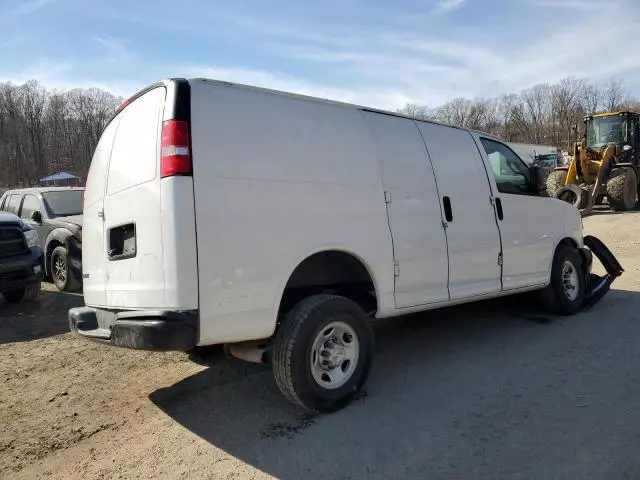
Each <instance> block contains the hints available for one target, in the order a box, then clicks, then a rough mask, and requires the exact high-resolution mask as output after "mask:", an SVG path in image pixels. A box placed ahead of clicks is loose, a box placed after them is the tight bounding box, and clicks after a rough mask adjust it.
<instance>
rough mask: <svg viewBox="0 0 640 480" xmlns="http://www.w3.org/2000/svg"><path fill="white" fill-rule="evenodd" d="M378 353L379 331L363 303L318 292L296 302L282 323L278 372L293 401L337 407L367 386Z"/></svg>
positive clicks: (275, 349)
mask: <svg viewBox="0 0 640 480" xmlns="http://www.w3.org/2000/svg"><path fill="white" fill-rule="evenodd" d="M372 357H373V331H372V329H371V324H370V320H369V318H368V317H367V316H366V314H365V313H364V311H363V310H362V309H361V308H360V306H359V305H358V304H356V303H355V302H353V301H351V300H349V299H347V298H344V297H339V296H335V295H314V296H312V297H309V298H306V299H304V300H302V301H301V302H300V303H298V304H297V305H296V306H295V307H293V309H292V310H291V311H290V312H289V313H288V314H287V316H286V317H285V319H284V321H283V322H282V324H281V325H280V329H279V330H278V333H277V334H276V338H275V342H274V347H273V357H272V358H273V373H274V376H275V379H276V383H277V384H278V387H279V388H280V390H281V391H282V393H283V394H284V395H285V396H286V397H287V398H288V399H289V400H291V401H292V402H293V403H296V404H298V405H300V406H302V407H303V408H305V409H307V410H310V411H313V412H331V411H335V410H338V409H340V408H342V407H344V406H346V405H347V404H348V403H349V401H351V399H352V398H353V396H354V395H355V394H356V393H357V392H358V391H359V390H360V389H361V388H362V386H363V385H364V383H365V382H366V380H367V376H368V374H369V370H370V368H371V360H372Z"/></svg>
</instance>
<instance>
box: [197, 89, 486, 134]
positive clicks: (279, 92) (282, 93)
mask: <svg viewBox="0 0 640 480" xmlns="http://www.w3.org/2000/svg"><path fill="white" fill-rule="evenodd" d="M188 81H189V82H201V83H212V84H215V85H223V86H227V87H235V88H241V89H244V90H253V91H257V92H264V93H271V94H274V95H280V96H285V97H291V98H299V99H301V100H310V101H313V102H318V103H324V104H329V105H337V106H340V107H347V108H356V109H358V110H364V111H367V112H375V113H382V114H384V115H392V116H394V117H401V118H408V119H410V120H418V121H420V122H427V123H434V124H437V125H444V126H446V127H451V128H458V129H460V130H469V129H468V128H465V127H458V126H456V125H447V124H445V123H442V122H437V121H435V120H426V119H424V118H418V117H413V116H411V115H405V114H404V113H399V112H392V111H390V110H383V109H381V108H374V107H366V106H364V105H358V104H355V103H347V102H341V101H338V100H329V99H326V98H321V97H313V96H311V95H303V94H301V93H291V92H285V91H282V90H273V89H271V88H264V87H256V86H253V85H245V84H243V83H234V82H228V81H224V80H214V79H210V78H190V79H188ZM483 133H484V132H483Z"/></svg>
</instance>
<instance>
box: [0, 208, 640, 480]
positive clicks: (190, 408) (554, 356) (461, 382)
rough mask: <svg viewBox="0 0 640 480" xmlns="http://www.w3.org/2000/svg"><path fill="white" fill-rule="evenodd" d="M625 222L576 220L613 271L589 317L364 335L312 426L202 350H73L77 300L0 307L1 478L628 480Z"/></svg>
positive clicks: (639, 361) (632, 396) (238, 368)
mask: <svg viewBox="0 0 640 480" xmlns="http://www.w3.org/2000/svg"><path fill="white" fill-rule="evenodd" d="M639 220H640V213H635V212H634V213H626V214H623V215H617V214H612V213H608V212H607V213H600V214H597V215H594V216H592V217H589V218H587V219H585V222H584V223H585V230H586V232H587V233H591V234H594V235H596V236H598V237H600V238H601V239H602V240H604V241H605V242H606V243H607V244H608V245H609V247H610V248H611V249H612V250H613V251H614V252H615V253H616V254H617V255H618V256H619V259H620V261H621V262H622V264H623V266H624V267H625V268H626V273H625V275H624V276H623V277H622V278H620V279H619V280H618V281H617V282H616V284H615V290H614V291H612V292H611V293H610V294H609V295H608V296H607V297H605V299H604V300H603V301H602V302H601V303H600V304H598V305H597V306H596V307H594V308H593V309H591V310H590V311H587V312H583V313H580V314H579V315H576V316H574V317H569V318H557V317H550V316H548V315H546V314H544V313H542V312H540V311H539V310H538V309H537V306H536V302H535V300H534V297H532V296H519V297H514V298H510V299H504V300H500V301H490V302H483V303H481V304H476V305H473V306H463V307H457V308H451V309H446V310H440V311H434V312H430V313H428V314H420V315H413V316H409V317H404V318H401V319H396V320H392V321H384V322H379V323H378V324H377V326H376V335H377V350H378V353H377V357H376V360H375V365H374V370H373V373H372V376H371V378H370V380H369V383H368V386H367V389H366V392H365V393H363V394H362V395H361V396H360V398H359V399H358V400H357V401H356V402H355V403H354V404H353V405H351V406H350V407H348V408H347V409H345V410H343V411H341V412H338V413H336V414H333V415H327V416H310V415H307V414H305V413H304V412H302V411H300V410H298V409H297V408H296V407H294V406H292V405H290V404H288V403H287V402H286V401H285V400H284V399H283V397H281V395H280V394H279V393H278V391H277V387H276V386H275V383H274V381H273V379H272V377H271V374H270V370H269V368H268V367H263V366H258V365H250V364H245V363H243V362H241V361H238V360H231V359H226V358H224V357H223V355H222V353H221V352H220V350H219V349H211V350H210V351H207V352H205V353H200V354H199V356H198V357H196V356H191V357H189V356H188V355H186V354H180V353H170V354H166V353H165V354H162V353H146V352H136V351H129V350H122V349H115V348H109V347H105V346H103V345H100V344H95V343H90V342H86V341H84V340H82V339H78V338H76V337H74V336H72V335H71V334H68V333H66V331H67V326H66V311H67V309H68V308H70V307H72V306H76V305H81V304H82V297H81V296H79V295H72V294H61V293H57V292H55V291H54V290H53V289H52V288H51V287H50V286H45V287H44V288H45V290H44V291H43V294H42V296H41V298H40V300H39V301H38V302H37V303H35V304H32V305H27V306H20V307H17V306H11V305H7V304H6V303H4V302H3V301H2V300H0V382H1V385H2V389H1V391H0V425H2V428H1V429H0V478H17V479H20V478H25V479H33V478H60V479H85V478H190V479H191V478H198V479H199V478H229V479H232V478H241V479H252V478H255V479H262V478H270V477H276V478H284V479H300V478H332V479H343V478H344V479H347V478H353V479H356V478H370V479H403V478H420V479H425V478H429V479H465V480H466V479H475V478H487V479H500V478H509V479H511V478H523V479H544V480H549V479H565V478H566V479H583V478H597V479H601V478H607V479H637V478H640V457H639V456H638V453H637V452H638V450H639V448H640V383H639V382H638V372H640V324H639V323H638V313H637V312H638V311H640V295H639V292H640V257H638V255H637V253H636V252H637V250H638V247H639V244H640V221H639Z"/></svg>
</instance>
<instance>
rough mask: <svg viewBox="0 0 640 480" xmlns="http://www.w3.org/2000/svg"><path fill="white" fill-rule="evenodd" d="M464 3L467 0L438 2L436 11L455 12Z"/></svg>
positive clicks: (441, 0)
mask: <svg viewBox="0 0 640 480" xmlns="http://www.w3.org/2000/svg"><path fill="white" fill-rule="evenodd" d="M466 2H467V0H440V2H439V3H438V10H440V11H441V12H450V11H452V10H457V9H458V8H460V7H461V6H462V5H464V4H465V3H466Z"/></svg>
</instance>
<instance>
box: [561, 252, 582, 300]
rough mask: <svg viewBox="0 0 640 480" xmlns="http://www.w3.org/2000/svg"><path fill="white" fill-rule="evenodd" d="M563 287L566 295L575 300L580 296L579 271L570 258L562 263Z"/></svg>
mask: <svg viewBox="0 0 640 480" xmlns="http://www.w3.org/2000/svg"><path fill="white" fill-rule="evenodd" d="M562 287H563V290H564V294H565V295H566V297H567V298H568V299H569V300H571V301H574V300H575V299H576V298H578V293H579V290H580V283H579V282H578V271H577V270H576V267H574V266H573V263H571V262H570V261H569V260H566V261H565V262H564V264H563V265H562Z"/></svg>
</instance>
